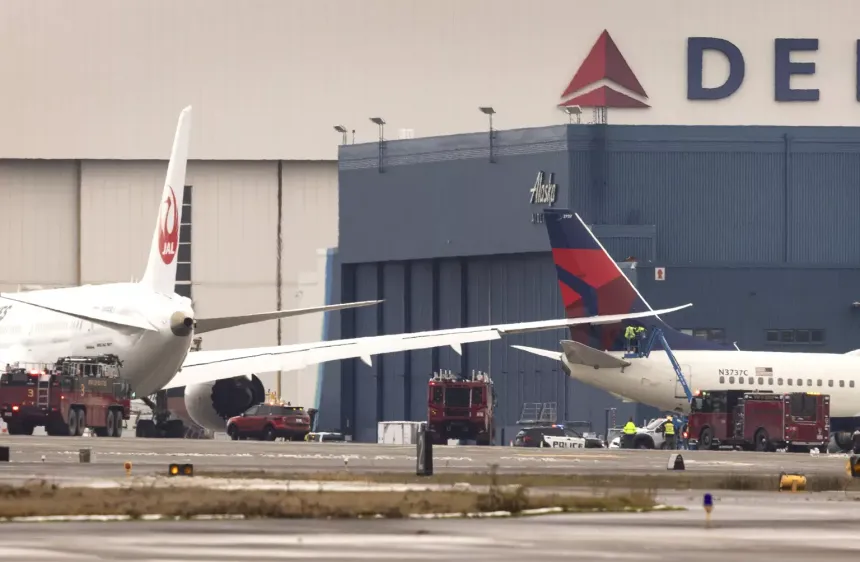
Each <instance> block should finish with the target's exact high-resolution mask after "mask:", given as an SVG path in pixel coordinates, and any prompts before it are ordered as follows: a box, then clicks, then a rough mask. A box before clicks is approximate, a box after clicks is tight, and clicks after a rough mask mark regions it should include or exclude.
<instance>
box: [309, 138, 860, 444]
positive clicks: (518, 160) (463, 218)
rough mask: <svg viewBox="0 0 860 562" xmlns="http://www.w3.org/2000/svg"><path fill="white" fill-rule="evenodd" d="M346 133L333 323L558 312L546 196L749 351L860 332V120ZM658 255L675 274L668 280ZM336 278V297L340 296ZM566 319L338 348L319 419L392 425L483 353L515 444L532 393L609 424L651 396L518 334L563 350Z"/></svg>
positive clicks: (657, 291) (386, 325)
mask: <svg viewBox="0 0 860 562" xmlns="http://www.w3.org/2000/svg"><path fill="white" fill-rule="evenodd" d="M490 146H491V143H490V135H489V133H476V134H467V135H456V136H451V137H440V138H428V139H412V140H403V141H386V142H383V143H381V144H380V143H368V144H362V145H350V146H343V147H341V150H340V156H339V168H340V176H339V179H340V195H339V213H340V242H339V249H338V254H337V265H336V267H335V268H334V270H335V271H336V272H339V274H340V277H339V279H338V281H337V284H338V286H339V287H340V293H339V296H340V298H341V300H342V301H349V300H364V299H374V298H382V299H385V302H384V303H383V304H382V305H381V306H379V307H372V308H365V309H359V310H355V311H344V312H341V313H339V315H340V321H333V322H330V326H331V331H330V333H329V337H360V336H370V335H376V334H386V333H398V332H403V331H419V330H431V329H443V328H454V327H460V326H469V325H480V324H486V323H507V322H521V321H529V320H539V319H547V318H556V317H559V316H560V315H561V314H562V306H561V302H560V295H559V293H558V284H557V280H556V276H555V271H554V268H553V266H552V262H551V259H550V255H549V244H548V241H547V235H546V230H545V228H544V226H543V225H542V224H540V221H539V220H536V217H539V213H540V211H541V209H542V208H543V207H544V206H545V205H544V204H532V203H531V193H530V192H531V189H532V187H533V185H534V184H535V180H536V177H537V176H538V174H539V173H541V172H542V173H543V182H544V183H554V184H556V185H557V186H558V187H557V193H556V198H555V201H554V202H553V205H554V206H556V207H567V208H571V209H573V210H575V211H577V212H578V213H580V214H581V215H582V216H583V218H584V219H585V220H586V221H587V222H588V223H589V224H592V225H594V226H593V229H594V231H595V233H596V234H597V236H598V237H599V238H600V239H601V240H602V242H603V243H604V245H605V246H606V247H607V250H608V251H609V252H610V253H611V254H612V255H613V257H614V258H615V259H616V260H619V261H620V260H624V259H626V258H627V257H628V256H634V257H635V258H636V259H637V260H638V262H639V263H638V265H637V267H636V269H635V270H634V271H635V272H636V275H635V282H636V283H637V286H638V287H639V289H640V291H641V292H642V293H643V295H644V296H645V298H646V299H648V300H649V302H650V303H651V304H652V306H655V307H656V306H669V305H675V304H680V303H685V302H693V303H694V306H693V307H692V308H691V309H687V310H685V311H682V312H679V313H675V314H674V315H673V317H672V318H671V319H668V318H667V320H670V322H671V323H672V325H673V326H675V327H677V328H679V329H686V330H693V331H694V333H695V334H697V335H700V336H701V337H710V338H714V339H724V340H726V341H730V342H731V341H736V342H737V343H738V345H739V346H741V347H742V348H743V349H762V350H764V349H787V350H796V351H826V352H839V353H842V352H845V351H849V350H851V349H855V348H860V308H855V307H853V306H852V303H854V302H856V301H860V217H858V211H860V129H857V128H848V127H844V128H802V127H785V128H780V127H674V126H672V127H670V126H615V125H564V126H557V127H548V128H536V129H522V130H513V131H496V132H494V134H493V137H492V150H491V148H490ZM655 267H663V268H665V280H662V281H657V280H655V270H654V268H655ZM337 296H338V295H337V294H335V295H333V298H335V299H336V298H337ZM563 337H565V333H564V331H556V332H545V333H541V334H528V335H522V336H517V337H509V338H505V339H504V340H503V341H498V342H493V343H479V344H472V345H468V346H465V347H464V353H463V355H462V357H461V356H459V355H457V354H456V353H455V352H453V351H452V350H451V349H450V348H443V349H434V350H421V351H413V352H407V353H398V354H390V355H384V356H379V357H377V358H375V360H374V363H373V365H372V366H367V365H365V364H364V363H361V362H360V361H358V360H351V361H343V362H339V363H337V364H327V365H326V367H325V369H324V376H323V381H322V392H321V397H320V425H319V427H320V428H321V429H326V428H328V429H340V430H343V431H346V432H347V433H349V434H351V435H353V437H354V439H356V440H358V441H373V440H375V439H376V424H377V422H378V421H384V420H410V419H411V420H420V419H426V396H427V394H426V393H427V390H426V387H427V385H426V383H427V378H428V377H429V375H430V373H432V372H433V371H436V370H438V369H452V370H454V371H457V372H470V371H471V370H472V369H480V370H484V371H487V372H489V373H490V374H491V376H492V377H493V380H494V382H495V385H496V390H497V393H498V395H499V402H498V406H499V409H498V423H497V426H498V428H499V433H498V435H497V440H498V441H499V442H504V443H507V442H508V441H509V440H510V439H511V438H512V437H513V431H514V425H515V423H516V420H517V419H518V417H519V414H520V412H521V409H522V405H523V403H524V402H548V401H555V402H558V407H559V417H560V418H563V419H567V420H588V421H591V422H592V423H593V424H594V428H595V430H598V431H602V430H603V427H604V419H605V409H606V408H610V407H614V408H617V416H618V419H619V420H621V419H626V417H627V416H628V415H634V416H636V417H637V419H639V418H642V417H647V416H649V415H653V414H654V411H653V410H652V409H650V408H644V407H642V406H640V405H635V404H624V403H620V402H619V401H618V400H616V399H614V398H612V397H611V396H609V395H607V394H606V393H604V392H602V391H599V390H597V389H594V388H591V387H587V386H585V385H583V384H581V383H579V382H577V381H573V380H570V379H569V378H567V377H565V376H564V374H563V372H562V371H561V370H560V365H559V364H557V363H554V362H552V361H549V360H547V359H543V358H539V357H535V356H532V355H529V354H525V353H522V352H518V351H516V350H514V349H512V348H510V345H511V344H517V343H519V344H524V345H529V346H535V347H544V348H548V349H558V341H559V340H560V339H562V338H563Z"/></svg>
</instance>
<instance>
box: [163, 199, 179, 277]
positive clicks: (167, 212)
mask: <svg viewBox="0 0 860 562" xmlns="http://www.w3.org/2000/svg"><path fill="white" fill-rule="evenodd" d="M167 189H168V191H169V193H168V194H167V198H166V199H165V200H164V202H163V203H162V204H161V220H160V222H159V224H158V247H159V248H160V250H161V261H163V262H164V263H165V264H167V265H170V264H171V263H173V260H174V259H175V258H176V249H177V248H178V247H179V209H177V207H176V195H175V194H174V193H173V188H172V187H170V186H169V185H168V186H167Z"/></svg>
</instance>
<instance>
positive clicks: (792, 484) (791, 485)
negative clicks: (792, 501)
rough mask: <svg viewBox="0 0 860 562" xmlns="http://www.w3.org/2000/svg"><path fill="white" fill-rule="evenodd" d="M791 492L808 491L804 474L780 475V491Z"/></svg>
mask: <svg viewBox="0 0 860 562" xmlns="http://www.w3.org/2000/svg"><path fill="white" fill-rule="evenodd" d="M785 490H791V491H792V492H802V491H804V490H806V476H804V475H802V474H786V473H785V472H783V473H781V474H780V475H779V491H780V492H782V491H785Z"/></svg>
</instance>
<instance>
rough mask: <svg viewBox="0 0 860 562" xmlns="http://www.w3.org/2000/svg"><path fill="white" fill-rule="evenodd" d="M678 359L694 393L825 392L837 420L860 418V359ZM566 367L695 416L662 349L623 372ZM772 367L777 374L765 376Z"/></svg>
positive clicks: (724, 354) (710, 354)
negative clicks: (765, 370) (699, 391)
mask: <svg viewBox="0 0 860 562" xmlns="http://www.w3.org/2000/svg"><path fill="white" fill-rule="evenodd" d="M673 354H674V355H675V359H677V361H678V363H679V364H680V365H681V369H682V371H683V373H684V377H685V378H686V380H687V384H688V385H689V387H690V390H691V391H693V392H695V391H696V390H731V389H738V390H740V389H749V390H764V391H773V392H779V393H781V392H820V393H822V394H829V395H830V415H831V417H833V418H843V417H856V416H860V382H855V381H856V379H857V378H858V377H857V373H858V372H860V356H856V355H837V354H830V353H786V352H769V351H768V352H765V351H673ZM610 355H613V356H615V357H623V355H624V353H622V352H610ZM562 361H563V362H564V364H565V367H566V368H567V369H568V370H569V373H570V376H571V377H573V378H575V379H577V380H580V381H582V382H585V383H587V384H589V385H592V386H596V387H598V388H601V389H603V390H606V391H608V392H611V393H613V394H616V395H619V396H622V397H624V398H628V399H630V400H633V401H635V402H639V403H642V404H647V405H649V406H654V407H656V408H659V409H661V410H667V411H672V410H677V409H680V410H681V411H683V412H684V413H688V412H689V410H690V405H689V403H688V402H687V399H686V397H685V395H684V390H683V388H682V386H681V384H680V383H679V382H678V377H677V375H676V374H675V370H674V369H673V368H672V364H671V362H670V361H669V357H668V356H667V355H666V352H665V351H663V350H662V349H660V350H658V349H654V350H652V351H651V354H650V355H649V356H648V357H647V358H634V359H629V360H628V361H630V363H632V364H631V365H630V366H629V367H624V370H623V372H622V371H621V369H617V368H601V369H595V368H594V367H592V366H588V365H582V364H571V363H569V362H568V361H567V358H566V357H564V358H563V359H562ZM768 367H769V368H770V369H771V370H772V371H771V372H770V373H767V372H764V369H765V368H768ZM757 369H759V371H758V372H757ZM741 379H743V380H742V381H741ZM789 381H791V384H789ZM798 381H800V382H801V384H798ZM819 381H821V382H820V383H819ZM831 381H832V386H831ZM810 383H811V384H810ZM840 385H841V386H840ZM852 385H853V386H852Z"/></svg>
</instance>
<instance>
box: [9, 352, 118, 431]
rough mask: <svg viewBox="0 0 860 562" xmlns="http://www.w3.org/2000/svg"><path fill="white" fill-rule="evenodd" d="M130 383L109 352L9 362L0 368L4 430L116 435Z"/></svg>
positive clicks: (115, 358)
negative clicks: (46, 362)
mask: <svg viewBox="0 0 860 562" xmlns="http://www.w3.org/2000/svg"><path fill="white" fill-rule="evenodd" d="M130 412H131V386H130V385H129V383H128V381H126V380H124V379H122V378H121V377H120V362H119V358H118V357H116V356H115V355H99V356H94V357H61V358H60V359H58V360H57V362H56V363H55V364H53V365H36V364H21V363H15V364H11V365H6V367H5V369H4V370H3V371H2V372H0V417H2V418H3V420H4V421H5V422H6V426H7V428H8V431H9V434H10V435H32V434H33V428H35V427H37V426H44V427H45V430H46V431H47V433H48V435H83V433H84V429H85V428H90V429H92V430H93V432H94V433H95V434H96V435H98V436H101V437H119V436H121V435H122V429H123V420H127V419H128V418H129V415H130Z"/></svg>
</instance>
